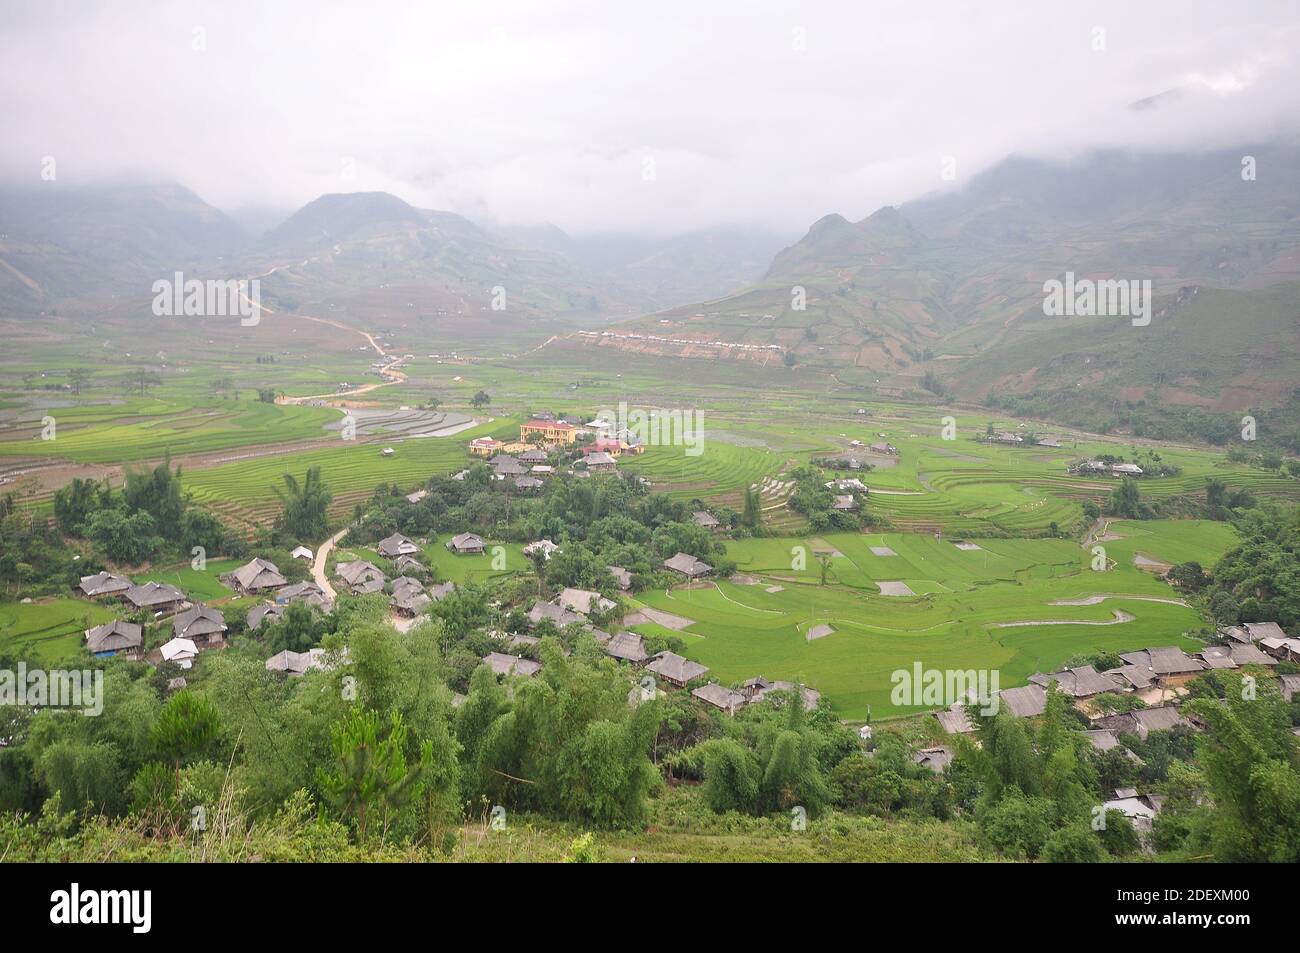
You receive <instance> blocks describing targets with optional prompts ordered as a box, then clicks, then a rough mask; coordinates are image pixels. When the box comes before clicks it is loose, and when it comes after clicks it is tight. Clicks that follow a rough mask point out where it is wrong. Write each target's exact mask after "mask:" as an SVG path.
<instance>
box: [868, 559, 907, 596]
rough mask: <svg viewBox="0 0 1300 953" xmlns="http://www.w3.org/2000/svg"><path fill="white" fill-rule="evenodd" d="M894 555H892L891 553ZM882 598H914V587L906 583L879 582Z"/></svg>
mask: <svg viewBox="0 0 1300 953" xmlns="http://www.w3.org/2000/svg"><path fill="white" fill-rule="evenodd" d="M891 555H892V553H891ZM876 585H877V586H879V587H880V594H881V595H882V596H914V595H916V593H915V592H913V591H912V587H911V586H909V585H908V584H907V583H905V582H879V581H878V582H877V583H876Z"/></svg>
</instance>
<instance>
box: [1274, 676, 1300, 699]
mask: <svg viewBox="0 0 1300 953" xmlns="http://www.w3.org/2000/svg"><path fill="white" fill-rule="evenodd" d="M1277 682H1278V688H1279V689H1280V690H1281V692H1282V697H1283V698H1284V699H1285V700H1286V701H1293V700H1294V699H1295V696H1296V692H1297V691H1300V675H1294V674H1293V675H1282V676H1281V677H1279V678H1278V680H1277Z"/></svg>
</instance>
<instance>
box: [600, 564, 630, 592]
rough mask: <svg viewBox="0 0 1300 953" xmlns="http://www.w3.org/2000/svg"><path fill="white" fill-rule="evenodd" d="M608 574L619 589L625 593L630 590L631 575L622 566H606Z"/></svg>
mask: <svg viewBox="0 0 1300 953" xmlns="http://www.w3.org/2000/svg"><path fill="white" fill-rule="evenodd" d="M605 568H606V569H608V570H609V574H610V575H611V576H613V577H614V583H615V585H617V586H618V588H619V589H621V590H623V591H624V592H627V591H628V590H629V589H631V588H632V574H631V573H630V572H628V571H627V570H626V569H624V568H623V567H622V566H606V567H605Z"/></svg>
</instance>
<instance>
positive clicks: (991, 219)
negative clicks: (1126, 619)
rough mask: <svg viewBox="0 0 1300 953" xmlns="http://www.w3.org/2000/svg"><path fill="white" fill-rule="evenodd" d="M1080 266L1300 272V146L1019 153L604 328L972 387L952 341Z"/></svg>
mask: <svg viewBox="0 0 1300 953" xmlns="http://www.w3.org/2000/svg"><path fill="white" fill-rule="evenodd" d="M1243 154H1250V155H1253V156H1254V158H1255V161H1256V171H1257V176H1256V178H1255V179H1254V180H1247V179H1244V178H1243V176H1242V155H1243ZM1066 271H1073V272H1075V273H1076V274H1077V275H1078V276H1080V277H1094V278H1104V277H1117V278H1132V279H1143V278H1150V279H1152V280H1153V281H1154V282H1155V285H1156V288H1157V291H1158V292H1160V293H1174V292H1176V291H1177V290H1178V289H1179V288H1180V287H1182V286H1184V285H1200V286H1206V287H1222V288H1238V289H1250V288H1262V287H1265V286H1268V285H1270V284H1274V283H1277V282H1281V281H1287V280H1295V279H1297V278H1300V153H1298V152H1296V151H1294V150H1291V149H1283V148H1272V147H1270V148H1262V147H1261V148H1258V149H1243V150H1233V151H1231V152H1217V153H1213V154H1206V155H1193V156H1183V155H1174V156H1171V155H1141V156H1135V155H1128V154H1118V153H1102V154H1095V155H1092V156H1089V157H1087V158H1084V159H1080V160H1078V161H1075V162H1068V163H1050V162H1044V161H1037V160H1029V159H1021V158H1012V159H1008V160H1006V161H1005V162H1003V163H1002V164H1000V165H999V166H997V167H995V168H993V169H991V170H989V171H988V172H985V173H983V174H982V175H980V176H977V177H976V178H975V179H974V180H973V181H972V182H971V183H970V184H969V186H967V187H966V188H965V189H963V190H962V191H959V192H954V193H951V194H945V195H937V196H932V197H928V198H926V199H923V200H920V201H917V202H912V203H909V204H907V205H904V206H902V207H901V208H897V209H895V208H884V209H880V210H879V211H877V212H875V213H874V214H872V215H870V216H868V217H867V218H865V219H863V220H861V221H858V222H850V221H848V220H847V219H845V218H844V217H842V216H839V215H829V216H826V217H825V218H822V219H821V220H819V221H818V222H817V223H815V224H814V225H813V226H812V227H811V228H810V229H809V230H808V233H807V234H806V235H805V236H804V237H803V238H802V239H800V240H799V241H798V242H797V243H795V244H794V245H793V246H791V247H790V248H787V249H785V250H783V251H782V252H781V253H780V254H778V255H777V256H776V257H775V259H774V260H773V262H772V265H771V267H770V268H769V269H768V271H767V273H766V274H765V276H764V277H763V279H762V280H761V281H759V282H756V283H755V284H754V285H752V286H751V287H750V288H748V289H746V290H744V291H742V292H739V293H737V294H734V295H731V296H729V297H727V298H725V299H722V300H716V301H707V302H704V303H702V304H696V305H690V306H683V307H680V308H675V309H673V310H672V311H670V312H668V313H667V314H660V315H655V316H653V317H652V318H643V319H639V320H636V321H632V322H624V323H622V324H620V325H618V326H617V327H615V328H611V329H610V330H611V332H613V333H612V334H610V335H607V336H606V337H605V338H604V339H602V340H601V341H600V342H599V343H600V344H601V345H603V346H614V347H627V348H631V349H636V350H640V351H645V350H652V351H654V352H655V353H661V354H669V355H677V356H700V357H708V358H711V359H716V358H718V357H720V356H721V357H728V358H736V359H762V360H764V361H770V360H771V356H772V354H771V351H770V350H764V348H770V347H771V346H776V347H778V348H779V349H780V350H781V353H782V354H783V355H786V358H785V359H786V360H788V361H793V362H795V363H798V364H801V365H807V366H811V367H813V368H817V367H821V368H824V369H826V370H827V371H828V372H835V373H836V374H837V376H838V377H839V378H840V379H841V380H845V381H853V380H858V381H861V382H866V383H874V382H875V381H876V380H880V381H881V382H882V383H883V384H884V385H885V386H887V387H893V388H895V389H896V390H900V391H901V390H907V389H911V388H914V387H915V385H916V383H917V382H919V380H920V378H921V376H922V374H923V373H924V371H925V370H929V369H933V370H934V371H935V373H937V374H940V375H941V376H943V377H944V378H945V379H948V380H950V382H951V383H952V385H953V386H954V388H955V389H957V390H958V391H968V390H972V389H974V388H970V387H966V386H964V384H963V382H962V381H961V380H960V374H961V370H960V368H961V367H962V366H963V365H962V362H961V361H957V360H954V361H948V360H943V358H957V357H965V356H969V355H972V354H976V353H981V352H984V351H987V350H989V349H994V348H997V347H998V346H999V344H1000V343H1001V342H1002V341H1003V339H1004V338H1006V337H1007V336H1008V335H1010V334H1011V333H1012V332H1013V330H1014V329H1015V328H1017V327H1018V326H1019V324H1020V322H1022V321H1023V320H1032V319H1033V318H1034V317H1035V316H1037V317H1040V318H1041V317H1042V310H1041V305H1042V300H1043V282H1044V281H1045V280H1047V279H1049V278H1054V277H1057V278H1059V277H1061V276H1063V275H1064V273H1065V272H1066ZM801 305H802V306H803V307H802V309H801V307H800V306H801ZM1283 317H1284V315H1282V314H1277V313H1275V314H1274V316H1273V318H1272V319H1271V320H1273V321H1280V320H1282V319H1283ZM1252 333H1253V332H1252ZM649 335H654V336H655V338H656V339H657V340H656V343H653V344H647V343H646V342H647V336H649ZM705 342H724V343H730V344H738V345H747V347H745V348H739V347H737V348H731V349H725V348H719V347H718V346H716V344H710V345H709V346H707V347H701V346H700V345H701V344H703V343H705ZM936 359H939V360H936Z"/></svg>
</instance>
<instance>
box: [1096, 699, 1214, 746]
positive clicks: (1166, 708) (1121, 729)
mask: <svg viewBox="0 0 1300 953" xmlns="http://www.w3.org/2000/svg"><path fill="white" fill-rule="evenodd" d="M1094 724H1095V725H1096V726H1097V727H1099V728H1109V729H1111V730H1112V731H1115V732H1117V733H1118V734H1121V735H1122V734H1131V735H1137V736H1138V737H1139V738H1141V739H1143V740H1145V739H1146V737H1147V735H1149V734H1150V733H1151V732H1153V731H1169V730H1170V729H1171V728H1174V727H1176V726H1178V725H1187V726H1190V725H1191V722H1190V721H1188V720H1187V719H1186V718H1184V717H1183V716H1182V715H1180V714H1179V713H1178V709H1177V708H1175V707H1174V706H1173V705H1157V706H1155V707H1153V708H1135V709H1133V711H1130V712H1124V713H1122V714H1118V715H1106V716H1104V717H1102V718H1098V719H1096V721H1095V722H1094Z"/></svg>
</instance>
